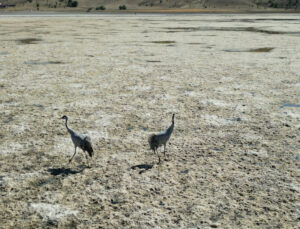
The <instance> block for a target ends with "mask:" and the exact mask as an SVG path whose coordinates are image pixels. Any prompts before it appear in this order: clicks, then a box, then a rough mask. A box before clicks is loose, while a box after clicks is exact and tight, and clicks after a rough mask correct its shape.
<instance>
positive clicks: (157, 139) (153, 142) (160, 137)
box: [148, 114, 175, 163]
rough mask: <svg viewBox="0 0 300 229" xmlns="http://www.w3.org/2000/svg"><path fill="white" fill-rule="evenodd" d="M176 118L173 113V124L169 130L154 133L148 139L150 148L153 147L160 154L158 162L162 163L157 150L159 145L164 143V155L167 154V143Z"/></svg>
mask: <svg viewBox="0 0 300 229" xmlns="http://www.w3.org/2000/svg"><path fill="white" fill-rule="evenodd" d="M174 118H175V114H173V115H172V124H171V126H169V128H168V129H167V130H165V131H164V132H161V133H159V134H152V135H151V136H150V137H149V139H148V141H149V145H150V149H152V150H153V151H154V153H157V155H158V163H160V156H159V154H158V152H157V149H158V147H160V146H162V145H164V156H166V145H167V142H168V141H169V139H170V137H171V134H172V132H173V129H174Z"/></svg>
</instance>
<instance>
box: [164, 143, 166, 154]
mask: <svg viewBox="0 0 300 229" xmlns="http://www.w3.org/2000/svg"><path fill="white" fill-rule="evenodd" d="M164 156H165V157H166V144H164Z"/></svg>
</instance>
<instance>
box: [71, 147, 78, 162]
mask: <svg viewBox="0 0 300 229" xmlns="http://www.w3.org/2000/svg"><path fill="white" fill-rule="evenodd" d="M76 148H77V147H76V146H75V152H74V154H73V156H72V157H71V159H70V160H69V163H71V161H72V159H73V157H74V156H75V154H76Z"/></svg>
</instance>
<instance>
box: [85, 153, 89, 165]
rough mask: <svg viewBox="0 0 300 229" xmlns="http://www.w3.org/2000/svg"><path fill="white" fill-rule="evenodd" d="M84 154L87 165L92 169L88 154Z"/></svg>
mask: <svg viewBox="0 0 300 229" xmlns="http://www.w3.org/2000/svg"><path fill="white" fill-rule="evenodd" d="M84 154H85V158H86V162H87V165H88V167H90V161H89V157H88V155H87V154H86V152H84Z"/></svg>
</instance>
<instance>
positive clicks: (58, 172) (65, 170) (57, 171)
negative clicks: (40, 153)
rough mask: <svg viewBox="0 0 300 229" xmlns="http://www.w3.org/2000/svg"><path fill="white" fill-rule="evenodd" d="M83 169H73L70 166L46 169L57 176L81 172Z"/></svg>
mask: <svg viewBox="0 0 300 229" xmlns="http://www.w3.org/2000/svg"><path fill="white" fill-rule="evenodd" d="M83 170H84V168H82V169H79V170H73V169H70V168H53V169H48V172H49V173H50V174H51V175H53V176H58V175H63V176H68V175H73V174H77V173H81V172H83Z"/></svg>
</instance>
